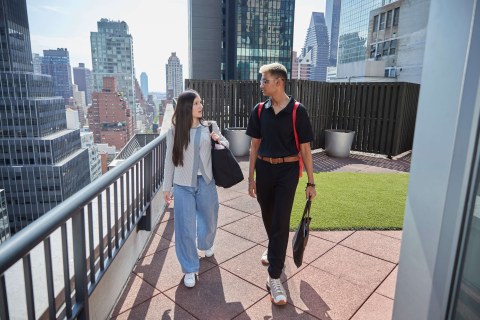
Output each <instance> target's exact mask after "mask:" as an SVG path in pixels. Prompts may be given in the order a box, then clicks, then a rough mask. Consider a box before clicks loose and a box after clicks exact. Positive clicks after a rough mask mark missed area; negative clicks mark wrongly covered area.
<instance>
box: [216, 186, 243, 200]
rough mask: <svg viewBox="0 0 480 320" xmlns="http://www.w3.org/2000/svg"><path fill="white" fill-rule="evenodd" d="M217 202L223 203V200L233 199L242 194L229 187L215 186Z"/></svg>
mask: <svg viewBox="0 0 480 320" xmlns="http://www.w3.org/2000/svg"><path fill="white" fill-rule="evenodd" d="M217 194H218V202H220V203H223V202H225V201H228V200H231V199H235V198H238V197H241V196H242V195H244V194H243V193H241V192H238V191H236V190H233V189H231V188H228V189H225V188H222V187H217Z"/></svg>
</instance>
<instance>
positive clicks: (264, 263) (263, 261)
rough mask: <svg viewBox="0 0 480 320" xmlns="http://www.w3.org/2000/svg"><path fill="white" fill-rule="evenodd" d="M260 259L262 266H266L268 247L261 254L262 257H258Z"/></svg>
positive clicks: (267, 263)
mask: <svg viewBox="0 0 480 320" xmlns="http://www.w3.org/2000/svg"><path fill="white" fill-rule="evenodd" d="M260 261H261V262H262V264H263V265H264V266H268V265H269V264H270V263H269V262H268V249H267V250H265V252H264V253H263V254H262V258H261V259H260Z"/></svg>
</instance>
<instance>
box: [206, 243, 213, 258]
mask: <svg viewBox="0 0 480 320" xmlns="http://www.w3.org/2000/svg"><path fill="white" fill-rule="evenodd" d="M214 249H215V248H214V245H212V247H211V248H210V249H207V250H205V257H207V258H210V257H211V256H213V253H214Z"/></svg>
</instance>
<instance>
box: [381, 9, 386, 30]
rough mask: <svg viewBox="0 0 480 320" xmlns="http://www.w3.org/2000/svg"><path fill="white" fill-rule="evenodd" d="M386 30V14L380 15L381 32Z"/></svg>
mask: <svg viewBox="0 0 480 320" xmlns="http://www.w3.org/2000/svg"><path fill="white" fill-rule="evenodd" d="M384 29H385V12H384V13H382V14H380V30H384Z"/></svg>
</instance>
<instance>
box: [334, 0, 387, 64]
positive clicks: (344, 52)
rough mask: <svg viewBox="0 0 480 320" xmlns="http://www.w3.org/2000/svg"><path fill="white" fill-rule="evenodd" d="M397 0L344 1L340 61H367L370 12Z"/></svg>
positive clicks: (339, 49) (338, 62)
mask: <svg viewBox="0 0 480 320" xmlns="http://www.w3.org/2000/svg"><path fill="white" fill-rule="evenodd" d="M391 2H395V0H343V1H342V10H341V12H340V28H339V36H338V61H337V64H345V63H349V62H356V61H362V60H365V56H366V53H367V47H366V45H367V43H366V42H367V36H368V21H369V17H370V11H372V10H374V9H377V8H380V7H381V6H383V5H385V4H387V3H391Z"/></svg>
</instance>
